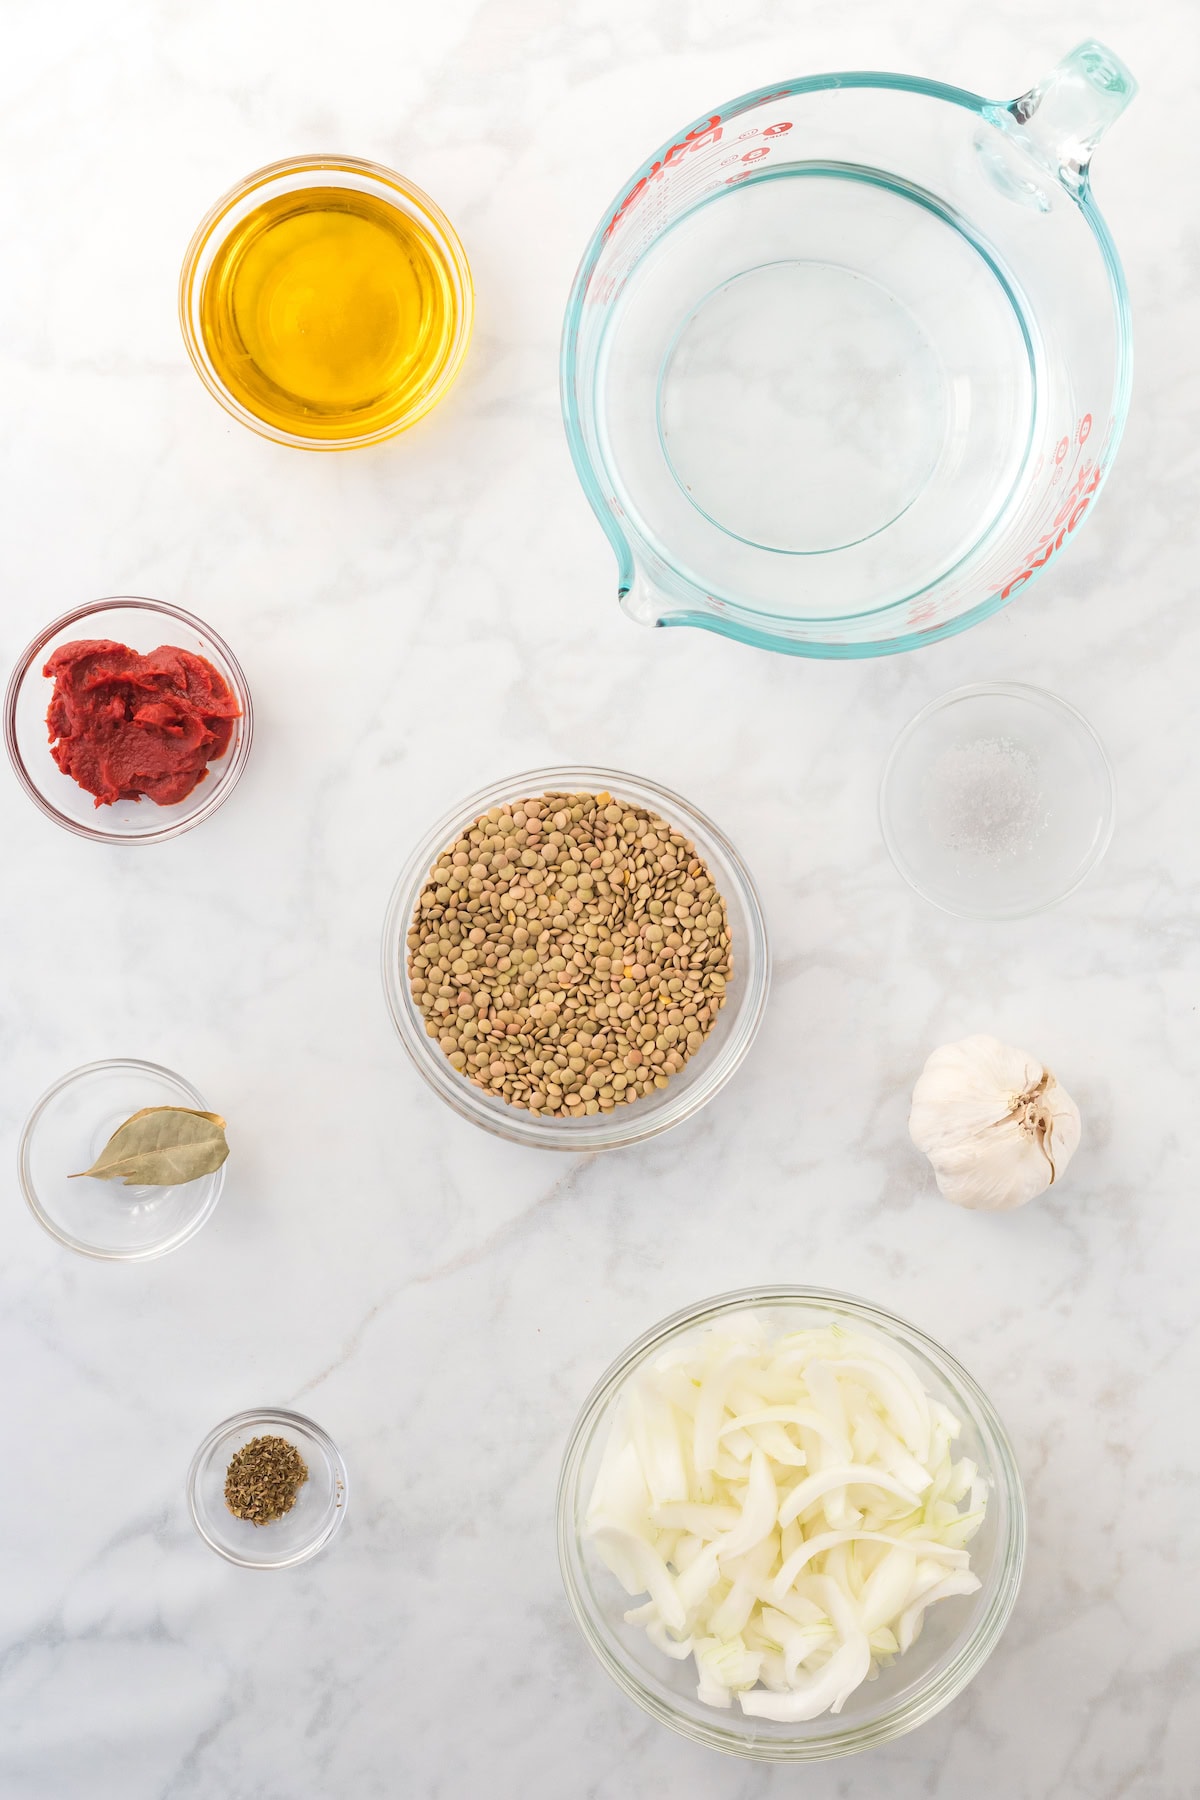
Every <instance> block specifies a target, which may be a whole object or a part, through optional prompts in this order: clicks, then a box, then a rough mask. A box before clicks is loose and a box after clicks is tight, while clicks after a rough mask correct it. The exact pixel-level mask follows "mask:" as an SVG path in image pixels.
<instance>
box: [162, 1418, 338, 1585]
mask: <svg viewBox="0 0 1200 1800" xmlns="http://www.w3.org/2000/svg"><path fill="white" fill-rule="evenodd" d="M187 1496H188V1511H189V1512H190V1513H191V1516H192V1524H193V1525H194V1526H195V1527H196V1530H197V1531H198V1532H199V1533H200V1536H201V1537H202V1538H203V1539H204V1541H205V1543H206V1544H207V1545H208V1546H209V1548H210V1549H212V1550H215V1551H216V1552H217V1555H218V1556H223V1557H224V1558H225V1559H226V1561H227V1562H231V1563H237V1564H238V1566H239V1567H240V1568H243V1569H291V1568H295V1566H296V1564H297V1563H303V1562H307V1561H308V1560H309V1558H310V1557H312V1556H315V1555H316V1554H317V1552H318V1550H322V1549H324V1547H325V1545H326V1544H327V1543H328V1542H329V1540H330V1539H331V1538H332V1537H333V1535H334V1533H335V1532H336V1531H338V1530H339V1528H340V1526H341V1523H342V1520H343V1519H344V1518H345V1516H346V1504H347V1501H348V1500H349V1497H350V1490H349V1483H348V1479H347V1476H346V1465H345V1463H344V1462H343V1461H342V1458H341V1454H340V1452H339V1450H338V1447H337V1445H336V1444H335V1443H334V1441H333V1439H332V1438H331V1437H330V1436H329V1434H328V1433H327V1432H325V1431H322V1429H321V1427H320V1426H319V1425H316V1424H314V1423H313V1421H312V1420H311V1419H306V1418H304V1417H303V1416H302V1414H300V1413H294V1412H284V1411H280V1410H274V1409H272V1408H270V1407H264V1408H261V1409H258V1410H256V1411H252V1412H243V1413H237V1414H236V1415H235V1416H234V1417H233V1418H232V1419H226V1420H224V1422H223V1423H222V1424H220V1425H218V1426H216V1427H215V1428H214V1430H212V1431H210V1432H209V1434H208V1436H207V1437H206V1438H205V1440H204V1442H203V1443H202V1444H201V1446H200V1448H199V1449H198V1450H197V1452H196V1454H195V1456H194V1457H193V1458H192V1466H191V1468H190V1469H189V1470H188V1478H187Z"/></svg>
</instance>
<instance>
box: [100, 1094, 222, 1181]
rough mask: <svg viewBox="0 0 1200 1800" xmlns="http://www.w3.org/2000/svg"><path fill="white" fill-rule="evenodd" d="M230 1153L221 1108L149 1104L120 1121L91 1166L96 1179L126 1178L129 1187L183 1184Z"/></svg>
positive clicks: (119, 1179)
mask: <svg viewBox="0 0 1200 1800" xmlns="http://www.w3.org/2000/svg"><path fill="white" fill-rule="evenodd" d="M228 1155H229V1145H228V1144H227V1143H226V1141H225V1121H224V1119H223V1118H222V1117H221V1115H220V1113H211V1112H193V1111H192V1110H191V1109H189V1108H188V1107H183V1106H144V1107H142V1109H141V1111H140V1112H135V1113H134V1114H133V1115H132V1117H130V1118H128V1119H126V1121H125V1123H124V1124H123V1125H119V1126H118V1127H117V1129H116V1130H115V1131H114V1132H113V1134H112V1136H111V1137H110V1138H109V1140H108V1142H107V1144H105V1146H104V1148H103V1150H102V1151H101V1152H100V1154H99V1156H98V1157H97V1158H96V1160H95V1162H94V1163H93V1164H92V1166H91V1168H90V1169H80V1170H78V1171H77V1173H76V1174H74V1175H72V1176H70V1177H69V1179H70V1180H72V1181H77V1180H79V1179H80V1177H81V1176H84V1175H90V1176H92V1177H93V1178H94V1179H95V1180H96V1181H123V1182H124V1184H125V1186H126V1187H178V1186H180V1185H182V1183H184V1182H186V1181H197V1180H198V1179H199V1178H200V1176H202V1175H211V1174H212V1173H213V1171H214V1170H215V1169H219V1168H220V1166H221V1164H222V1163H223V1162H224V1161H225V1158H226V1157H227V1156H228Z"/></svg>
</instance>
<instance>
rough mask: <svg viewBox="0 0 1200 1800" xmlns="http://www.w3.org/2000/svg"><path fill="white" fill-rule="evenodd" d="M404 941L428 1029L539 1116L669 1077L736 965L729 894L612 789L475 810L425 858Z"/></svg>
mask: <svg viewBox="0 0 1200 1800" xmlns="http://www.w3.org/2000/svg"><path fill="white" fill-rule="evenodd" d="M407 952H408V954H407V968H408V981H409V988H410V991H411V993H412V996H413V999H414V1000H415V1002H416V1004H417V1006H418V1008H419V1010H420V1012H421V1013H422V1015H423V1017H424V1019H425V1030H426V1032H427V1033H428V1035H429V1036H430V1038H432V1039H433V1040H434V1041H435V1042H436V1043H437V1045H438V1046H439V1048H440V1049H441V1050H442V1051H443V1053H444V1054H445V1055H446V1057H447V1058H448V1059H449V1061H450V1063H451V1064H452V1065H453V1067H454V1068H456V1069H457V1070H458V1071H459V1072H460V1073H461V1074H463V1075H465V1076H466V1077H467V1079H468V1080H469V1081H472V1082H474V1084H475V1085H476V1087H480V1088H483V1089H484V1090H485V1092H487V1093H490V1094H495V1095H497V1096H498V1097H499V1098H500V1099H502V1100H506V1101H507V1102H509V1104H510V1105H513V1106H523V1107H526V1108H527V1109H528V1110H529V1111H530V1112H531V1113H534V1114H535V1115H540V1114H543V1113H547V1114H551V1115H554V1116H570V1117H573V1118H582V1117H587V1116H594V1115H595V1114H597V1113H608V1112H612V1111H613V1110H614V1108H615V1107H617V1106H619V1105H623V1104H624V1105H628V1104H630V1103H632V1102H634V1101H636V1100H638V1099H641V1098H642V1097H643V1096H644V1095H646V1094H649V1093H652V1092H655V1091H657V1090H659V1089H662V1088H665V1087H666V1086H667V1085H668V1083H669V1081H670V1078H671V1077H672V1076H673V1075H677V1074H678V1073H679V1071H680V1070H681V1069H682V1068H683V1067H684V1064H685V1063H686V1062H687V1060H688V1058H689V1057H690V1056H693V1055H694V1054H695V1053H696V1051H697V1050H699V1048H700V1046H701V1045H702V1044H703V1043H704V1040H705V1038H706V1037H707V1036H708V1034H709V1032H710V1031H711V1030H712V1028H713V1026H714V1024H715V1023H716V1018H717V1014H718V1012H719V1011H720V1009H721V1007H722V1006H723V1005H724V1004H725V991H726V988H727V986H728V984H729V982H730V981H731V980H732V978H733V959H732V955H731V951H730V934H729V920H728V916H727V914H726V909H725V902H724V900H723V899H722V897H721V895H720V894H719V893H718V892H717V888H716V885H715V883H714V881H713V878H712V876H711V874H710V873H709V871H708V869H707V868H706V866H705V864H704V862H703V860H702V859H701V858H700V857H699V856H698V855H697V854H696V849H695V846H694V844H692V843H691V842H690V841H689V840H688V839H687V838H686V837H684V835H683V833H682V832H680V831H677V830H676V829H675V827H674V826H672V825H670V824H668V823H667V821H666V820H664V819H661V818H660V817H659V816H658V815H657V814H656V813H652V812H648V811H647V810H646V809H645V808H644V807H639V806H634V805H632V804H628V803H625V802H619V801H617V800H614V798H613V796H612V795H611V794H586V793H582V794H565V793H550V794H541V795H536V796H533V797H531V798H529V799H526V800H519V801H516V802H515V803H513V804H510V805H504V806H495V807H492V808H491V810H490V811H489V812H487V813H484V814H482V815H481V816H480V817H479V818H478V819H476V820H475V822H474V824H472V825H471V826H469V827H468V828H467V830H466V831H464V832H463V833H462V835H461V836H460V837H459V838H458V839H457V841H456V842H455V843H453V844H449V845H447V846H446V848H445V849H444V850H443V851H442V852H441V854H440V855H439V857H438V859H437V861H436V862H435V863H434V865H433V867H432V868H431V869H430V871H429V876H428V879H427V881H426V883H425V886H424V887H423V889H422V890H421V895H420V899H419V900H418V902H417V906H416V909H415V911H414V914H413V920H412V924H411V926H410V928H409V931H408V937H407Z"/></svg>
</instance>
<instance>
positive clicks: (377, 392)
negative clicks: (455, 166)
mask: <svg viewBox="0 0 1200 1800" xmlns="http://www.w3.org/2000/svg"><path fill="white" fill-rule="evenodd" d="M473 313H474V292H473V288H472V285H471V271H470V268H469V266H468V263H467V259H466V255H465V253H464V251H463V247H462V244H461V243H460V242H459V239H458V234H457V233H456V232H455V230H454V227H453V226H452V225H451V224H450V221H449V220H448V219H447V218H446V217H445V215H444V214H443V213H442V212H440V211H439V209H438V208H437V207H436V206H435V205H434V203H433V201H432V200H430V199H429V197H428V195H426V194H423V193H422V192H421V190H420V188H417V187H414V186H413V185H412V183H411V182H408V181H405V180H403V179H402V177H401V176H399V175H396V174H394V173H393V172H392V171H391V170H390V169H383V168H380V167H379V166H378V165H377V164H375V163H368V162H361V161H359V160H358V159H357V158H354V157H348V156H345V157H344V156H310V157H300V158H296V159H295V160H292V161H288V162H279V163H272V164H271V165H270V166H269V167H268V168H265V169H259V170H258V171H257V172H256V173H255V174H253V175H250V176H247V178H246V180H245V181H243V182H242V183H240V185H239V186H238V187H236V188H235V189H234V190H233V191H232V192H231V193H229V194H226V195H225V197H224V199H223V200H220V201H218V202H217V204H216V206H214V207H213V209H212V211H211V212H210V213H209V214H208V216H207V218H206V219H204V220H203V222H202V223H201V224H200V226H199V227H198V229H197V231H196V234H195V236H194V237H193V238H192V241H191V244H190V245H189V246H188V252H187V256H186V257H185V259H184V264H183V273H182V275H181V277H180V283H179V317H180V323H181V325H182V327H183V335H184V341H185V342H186V344H187V347H188V353H189V355H190V356H191V359H192V361H193V362H194V363H195V365H196V368H197V370H198V371H199V374H200V378H201V380H202V381H203V382H204V384H205V386H206V387H207V388H208V390H209V392H210V393H211V394H212V395H213V396H214V397H215V398H216V399H217V400H219V401H220V403H221V405H222V406H223V407H224V408H225V409H226V411H227V412H230V413H232V414H233V416H234V418H236V419H240V420H241V421H242V423H243V424H244V425H249V426H250V427H251V429H252V430H254V431H258V432H261V434H262V435H263V436H264V437H269V438H273V439H274V440H275V442H276V443H279V444H295V445H298V446H300V447H301V448H303V449H307V450H349V449H352V448H354V447H356V446H358V445H361V444H373V443H377V442H379V440H380V439H381V438H387V437H392V436H394V434H395V433H396V432H399V431H404V430H406V429H407V427H408V426H410V425H415V424H416V422H417V420H418V419H421V418H423V417H424V416H425V414H426V413H427V412H428V411H429V410H430V408H431V407H433V406H435V405H436V404H437V402H438V401H439V400H440V399H441V397H442V395H443V394H444V393H445V392H446V390H447V388H448V387H449V386H450V384H451V382H452V381H453V380H454V378H455V376H456V375H457V374H458V371H459V369H460V368H461V366H462V361H463V357H464V356H465V355H466V351H467V344H468V342H469V340H470V336H471V321H472V316H473Z"/></svg>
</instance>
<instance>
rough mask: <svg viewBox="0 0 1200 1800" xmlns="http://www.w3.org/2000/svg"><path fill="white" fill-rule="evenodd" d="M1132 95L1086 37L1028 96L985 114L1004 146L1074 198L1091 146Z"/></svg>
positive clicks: (1128, 80) (1128, 81)
mask: <svg viewBox="0 0 1200 1800" xmlns="http://www.w3.org/2000/svg"><path fill="white" fill-rule="evenodd" d="M1137 91H1138V84H1137V82H1136V81H1135V80H1134V78H1133V76H1132V75H1131V74H1130V72H1129V70H1128V69H1127V68H1126V67H1125V64H1124V63H1123V62H1122V61H1121V59H1120V57H1119V56H1116V55H1115V54H1114V53H1113V51H1111V50H1109V49H1108V48H1107V46H1106V45H1104V44H1100V43H1097V42H1096V40H1095V38H1088V39H1087V40H1086V41H1085V42H1084V43H1082V44H1077V45H1076V47H1075V49H1074V50H1072V51H1071V52H1070V54H1069V55H1067V56H1064V57H1063V59H1062V61H1061V62H1060V63H1058V64H1056V65H1055V67H1054V68H1053V69H1051V71H1050V73H1049V74H1048V75H1046V76H1044V77H1043V78H1042V80H1041V81H1039V82H1037V83H1036V84H1035V85H1034V86H1033V87H1031V88H1030V89H1029V91H1028V93H1025V94H1021V95H1020V96H1019V97H1018V98H1017V99H1016V100H1011V101H1009V103H1008V104H1007V105H1006V106H996V107H994V108H992V109H990V115H991V119H992V123H993V124H995V125H998V126H1000V128H1001V129H1002V130H1003V131H1004V132H1005V134H1006V136H1007V137H1008V138H1009V140H1010V142H1013V143H1015V144H1017V145H1019V146H1020V148H1021V149H1022V150H1023V151H1024V152H1025V153H1026V154H1027V155H1028V156H1031V157H1032V158H1033V159H1034V161H1035V162H1036V163H1037V164H1038V165H1039V167H1040V168H1042V169H1044V170H1046V171H1048V172H1049V173H1050V174H1052V175H1053V176H1054V177H1055V179H1056V180H1058V181H1060V182H1061V183H1062V185H1063V186H1064V187H1065V188H1066V189H1067V191H1068V192H1069V193H1071V194H1075V195H1077V194H1079V193H1081V192H1082V191H1083V189H1084V188H1085V187H1086V186H1087V181H1088V169H1089V166H1090V164H1091V159H1092V152H1093V151H1094V150H1095V148H1096V145H1097V144H1098V143H1099V142H1100V139H1101V138H1102V137H1103V136H1104V133H1105V132H1106V131H1107V130H1108V128H1109V126H1110V125H1111V124H1112V123H1113V121H1114V119H1118V118H1120V116H1121V114H1122V113H1123V112H1124V111H1125V108H1126V107H1127V106H1128V105H1129V102H1130V101H1131V100H1132V99H1133V97H1134V95H1135V94H1136V93H1137Z"/></svg>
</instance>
